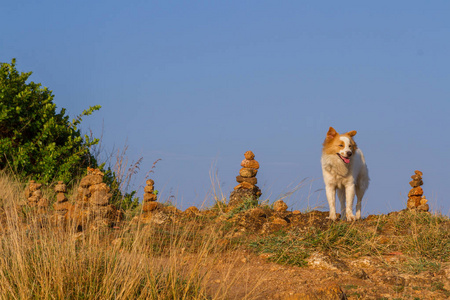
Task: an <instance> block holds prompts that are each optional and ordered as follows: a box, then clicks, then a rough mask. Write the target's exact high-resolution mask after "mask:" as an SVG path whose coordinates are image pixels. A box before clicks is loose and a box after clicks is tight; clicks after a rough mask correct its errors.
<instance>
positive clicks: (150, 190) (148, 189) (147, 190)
mask: <svg viewBox="0 0 450 300" xmlns="http://www.w3.org/2000/svg"><path fill="white" fill-rule="evenodd" d="M154 191H155V187H154V186H153V185H146V186H145V187H144V193H153V192H154Z"/></svg>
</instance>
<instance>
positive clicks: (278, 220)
mask: <svg viewBox="0 0 450 300" xmlns="http://www.w3.org/2000/svg"><path fill="white" fill-rule="evenodd" d="M272 224H275V225H281V226H287V225H288V224H289V223H288V222H287V221H286V220H285V219H282V218H275V219H273V221H272Z"/></svg>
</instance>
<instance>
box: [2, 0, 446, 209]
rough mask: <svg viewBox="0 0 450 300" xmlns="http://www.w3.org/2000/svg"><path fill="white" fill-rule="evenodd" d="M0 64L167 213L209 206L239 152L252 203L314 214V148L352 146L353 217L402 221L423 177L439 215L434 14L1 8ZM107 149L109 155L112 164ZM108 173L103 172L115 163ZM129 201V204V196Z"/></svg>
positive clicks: (194, 7) (381, 6) (319, 195)
mask: <svg viewBox="0 0 450 300" xmlns="http://www.w3.org/2000/svg"><path fill="white" fill-rule="evenodd" d="M0 12H1V18H0V61H2V62H10V61H11V59H12V58H17V68H18V69H19V70H20V71H23V72H26V71H32V72H33V75H32V77H31V80H33V81H35V82H41V83H42V84H43V85H44V86H47V87H49V88H50V89H51V90H53V93H54V95H55V99H54V102H55V103H56V105H57V106H58V107H59V108H62V107H65V108H67V110H68V113H69V114H70V116H71V117H75V116H76V115H78V114H79V113H81V111H83V109H86V108H87V107H89V106H90V105H96V104H100V105H102V109H101V110H100V111H99V112H97V113H95V114H94V115H92V116H90V117H87V118H85V120H84V121H83V123H82V125H83V128H82V129H83V131H84V132H88V131H89V130H92V131H93V132H94V135H96V136H102V145H103V154H102V155H104V156H107V155H108V153H111V152H113V151H116V150H117V149H122V148H123V147H124V145H125V143H127V145H128V151H127V157H128V162H129V163H131V162H132V161H136V160H138V159H139V158H141V157H142V158H143V161H142V164H141V166H140V172H139V173H138V174H137V175H136V176H135V181H134V188H135V189H139V193H140V194H142V187H141V186H142V184H143V183H144V177H145V175H146V173H147V172H148V171H149V170H150V168H151V166H152V163H153V162H154V161H156V160H157V159H162V160H161V161H160V162H158V163H157V165H156V168H155V169H154V173H153V174H151V177H152V178H153V179H154V180H155V182H156V183H155V187H156V188H157V189H158V190H159V191H160V192H161V193H160V199H161V200H164V199H168V198H169V197H170V198H171V199H172V200H173V201H174V202H176V203H177V205H178V206H179V207H180V208H187V207H189V206H191V205H197V206H200V205H201V204H202V203H203V202H204V201H205V200H206V203H207V204H211V203H212V200H211V199H212V197H211V188H212V185H211V180H210V174H213V175H214V176H216V175H217V177H218V180H217V182H218V184H215V187H216V188H218V186H219V185H220V187H221V189H222V191H223V194H224V196H226V197H228V196H229V193H230V192H231V191H232V189H233V187H234V186H235V185H236V184H237V183H236V182H235V176H236V175H238V172H239V169H240V162H241V160H242V159H243V158H244V156H243V154H244V152H245V151H247V150H252V151H253V152H254V153H255V155H256V160H258V161H259V163H260V165H261V169H260V172H259V173H258V175H257V178H258V185H259V186H260V188H261V189H262V192H263V196H262V199H263V200H264V199H269V201H270V202H273V201H275V200H276V199H277V198H279V197H280V196H281V195H283V193H286V192H289V191H292V189H293V188H294V187H295V186H297V185H298V184H299V183H300V182H301V181H302V180H303V179H305V178H307V179H306V180H305V181H304V185H303V186H302V187H301V188H300V189H299V190H298V191H296V192H295V193H293V194H292V195H290V196H289V197H287V198H286V199H285V201H286V202H287V204H288V205H289V206H290V208H292V209H302V210H303V209H306V208H308V207H309V208H314V207H320V209H321V210H328V207H327V204H326V198H325V193H324V191H323V187H324V184H323V181H322V175H321V166H320V156H321V147H322V146H321V144H322V142H323V140H324V138H325V134H326V132H327V130H328V128H329V126H333V127H334V128H335V129H336V130H337V131H339V132H345V131H350V130H357V131H358V134H357V135H356V136H355V140H356V141H357V143H358V146H359V147H360V148H361V149H362V150H363V152H364V154H365V156H366V160H367V164H368V167H369V175H370V177H371V183H370V187H369V190H368V192H367V194H366V197H365V201H364V203H363V215H364V216H367V215H368V214H376V213H386V212H389V211H393V210H400V209H403V208H405V207H406V199H407V193H408V191H409V189H410V186H409V184H408V182H409V181H410V176H411V175H412V174H413V173H414V170H416V169H419V170H421V171H423V173H424V175H423V179H424V183H425V184H424V186H423V189H424V191H425V196H427V198H428V200H429V201H430V204H431V208H432V209H433V210H438V211H441V212H442V213H444V214H447V215H448V214H449V212H450V183H449V179H450V176H449V173H448V172H449V167H450V133H449V132H450V117H449V113H450V18H449V16H450V2H448V1H432V2H425V1H345V2H342V1H340V2H338V1H260V0H258V1H220V2H219V1H112V0H108V1H103V0H102V1H20V0H16V1H1V2H0ZM114 149H115V150H114ZM114 160H115V159H114V158H113V163H114ZM141 196H142V195H141Z"/></svg>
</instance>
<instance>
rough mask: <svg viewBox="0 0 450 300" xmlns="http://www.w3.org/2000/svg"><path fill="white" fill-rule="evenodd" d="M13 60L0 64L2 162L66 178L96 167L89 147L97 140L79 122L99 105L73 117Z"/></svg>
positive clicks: (31, 173) (30, 173) (45, 177)
mask: <svg viewBox="0 0 450 300" xmlns="http://www.w3.org/2000/svg"><path fill="white" fill-rule="evenodd" d="M15 63H16V61H15V59H13V60H12V62H11V64H8V63H1V67H0V168H1V169H4V168H6V167H8V168H10V169H11V170H12V171H14V172H15V173H16V174H19V175H20V176H22V177H31V178H33V179H37V180H42V181H44V182H51V181H54V180H63V181H65V182H66V183H68V182H69V181H71V180H72V179H74V178H76V177H77V175H82V174H84V173H85V170H86V167H87V166H92V167H96V166H97V162H96V161H95V159H94V158H93V156H92V155H91V153H90V151H89V148H90V147H91V146H92V145H95V144H97V143H98V141H99V140H98V139H90V138H89V137H88V136H87V135H84V136H82V135H81V133H80V130H79V129H78V128H77V126H78V125H79V124H80V122H81V121H82V117H83V116H88V115H90V114H92V112H94V111H96V110H99V109H100V106H99V105H96V106H92V107H89V109H87V110H85V111H83V113H82V114H81V115H79V116H78V117H77V118H76V119H74V120H72V122H70V121H69V117H68V116H67V115H66V110H65V109H64V108H62V109H61V111H60V112H59V113H58V112H56V105H55V104H54V103H53V97H54V96H53V94H52V91H50V90H48V88H46V87H42V86H41V84H39V83H34V82H33V81H31V82H29V83H27V80H28V78H29V77H30V75H31V72H28V73H19V72H18V71H17V70H16V66H15Z"/></svg>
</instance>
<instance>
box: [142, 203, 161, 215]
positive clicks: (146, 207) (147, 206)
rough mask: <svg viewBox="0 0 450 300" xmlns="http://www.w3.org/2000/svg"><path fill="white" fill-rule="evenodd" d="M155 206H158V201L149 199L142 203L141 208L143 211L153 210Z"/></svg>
mask: <svg viewBox="0 0 450 300" xmlns="http://www.w3.org/2000/svg"><path fill="white" fill-rule="evenodd" d="M157 208H158V202H155V201H151V202H146V203H144V206H143V208H142V210H143V211H144V212H150V211H154V210H155V209H157Z"/></svg>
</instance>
